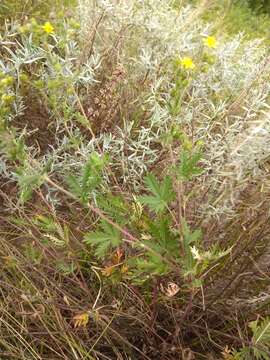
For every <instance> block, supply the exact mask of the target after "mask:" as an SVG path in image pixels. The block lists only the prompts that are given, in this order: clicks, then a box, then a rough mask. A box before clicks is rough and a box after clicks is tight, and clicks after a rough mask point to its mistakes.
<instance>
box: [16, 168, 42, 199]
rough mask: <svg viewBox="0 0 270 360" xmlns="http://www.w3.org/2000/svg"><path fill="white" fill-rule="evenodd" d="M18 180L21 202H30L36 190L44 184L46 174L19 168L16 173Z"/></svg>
mask: <svg viewBox="0 0 270 360" xmlns="http://www.w3.org/2000/svg"><path fill="white" fill-rule="evenodd" d="M15 175H16V178H17V180H18V185H19V188H20V198H19V199H20V202H21V203H22V204H24V203H25V202H26V201H28V200H29V199H30V198H31V197H32V194H33V191H34V190H35V189H38V188H39V187H40V186H41V185H42V184H43V182H44V175H45V174H44V172H43V171H39V170H35V169H32V168H29V167H19V168H18V169H17V171H16V174H15Z"/></svg>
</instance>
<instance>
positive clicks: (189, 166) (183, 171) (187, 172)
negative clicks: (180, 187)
mask: <svg viewBox="0 0 270 360" xmlns="http://www.w3.org/2000/svg"><path fill="white" fill-rule="evenodd" d="M201 158H202V155H201V153H200V152H195V153H194V154H193V153H192V152H190V151H187V150H183V151H182V153H181V158H180V165H179V167H178V173H179V175H180V178H181V179H183V180H190V179H192V178H193V177H194V176H197V175H200V174H201V173H202V172H203V170H202V169H201V168H200V167H198V162H199V161H200V160H201Z"/></svg>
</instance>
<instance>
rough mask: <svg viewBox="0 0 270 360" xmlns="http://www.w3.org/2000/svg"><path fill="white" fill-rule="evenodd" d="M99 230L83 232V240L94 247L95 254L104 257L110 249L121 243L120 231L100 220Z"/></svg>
mask: <svg viewBox="0 0 270 360" xmlns="http://www.w3.org/2000/svg"><path fill="white" fill-rule="evenodd" d="M100 228H101V230H99V231H96V232H89V233H87V234H85V237H84V242H85V243H86V244H87V245H90V246H93V247H94V248H95V256H96V257H98V258H104V257H105V255H107V254H108V253H109V252H110V251H112V250H113V249H114V248H117V247H118V246H119V245H121V242H122V238H121V234H120V231H119V230H117V229H116V228H115V227H114V226H112V225H111V224H109V223H107V222H105V221H102V222H101V224H100Z"/></svg>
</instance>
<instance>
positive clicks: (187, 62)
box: [181, 57, 195, 70]
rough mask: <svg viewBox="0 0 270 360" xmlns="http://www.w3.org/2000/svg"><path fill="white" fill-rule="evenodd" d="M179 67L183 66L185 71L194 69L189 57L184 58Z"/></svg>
mask: <svg viewBox="0 0 270 360" xmlns="http://www.w3.org/2000/svg"><path fill="white" fill-rule="evenodd" d="M181 65H182V66H183V68H184V69H187V70H188V69H194V68H195V64H194V62H193V61H192V59H191V58H190V57H184V58H183V59H182V60H181Z"/></svg>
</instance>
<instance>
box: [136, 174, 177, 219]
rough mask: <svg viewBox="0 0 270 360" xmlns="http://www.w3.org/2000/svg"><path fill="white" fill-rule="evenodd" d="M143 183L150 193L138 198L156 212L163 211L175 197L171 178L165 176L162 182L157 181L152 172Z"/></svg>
mask: <svg viewBox="0 0 270 360" xmlns="http://www.w3.org/2000/svg"><path fill="white" fill-rule="evenodd" d="M145 185H146V187H147V189H148V190H149V191H150V192H151V193H152V195H148V196H140V197H139V200H140V201H141V202H142V203H143V204H145V205H148V206H149V208H150V209H151V210H153V211H155V212H156V213H162V212H164V210H165V209H166V208H167V206H168V205H169V203H170V202H171V201H173V200H174V198H175V192H174V191H173V186H172V179H171V178H170V177H169V176H166V177H165V178H164V180H163V182H162V183H159V182H158V180H157V179H156V178H155V176H154V175H153V174H148V175H147V177H146V179H145Z"/></svg>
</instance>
